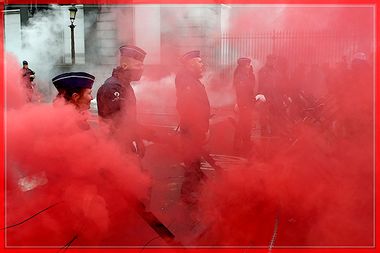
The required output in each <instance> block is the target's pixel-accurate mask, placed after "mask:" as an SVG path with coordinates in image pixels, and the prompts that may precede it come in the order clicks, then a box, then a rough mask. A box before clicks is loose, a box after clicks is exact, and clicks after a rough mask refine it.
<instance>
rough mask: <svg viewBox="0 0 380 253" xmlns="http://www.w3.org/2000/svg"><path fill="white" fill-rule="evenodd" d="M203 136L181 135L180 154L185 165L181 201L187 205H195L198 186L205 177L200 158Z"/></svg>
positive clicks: (198, 190) (198, 192)
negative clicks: (181, 153)
mask: <svg viewBox="0 0 380 253" xmlns="http://www.w3.org/2000/svg"><path fill="white" fill-rule="evenodd" d="M204 142H205V134H197V135H189V134H188V133H183V132H182V133H181V144H182V152H183V158H184V164H185V171H184V180H183V183H182V187H181V199H182V201H184V202H185V203H187V204H196V203H197V201H198V197H199V194H200V186H201V183H202V180H203V179H205V175H204V173H203V172H202V170H201V157H202V153H203V145H204Z"/></svg>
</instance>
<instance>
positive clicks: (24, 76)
mask: <svg viewBox="0 0 380 253" xmlns="http://www.w3.org/2000/svg"><path fill="white" fill-rule="evenodd" d="M34 77H35V72H34V71H33V70H31V69H30V68H29V64H28V62H27V61H23V62H22V69H21V81H22V84H23V85H24V86H25V88H26V95H27V101H28V102H31V101H32V98H33V94H34V90H35V83H34V82H33V80H34Z"/></svg>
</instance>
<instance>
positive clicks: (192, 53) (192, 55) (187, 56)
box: [181, 50, 201, 62]
mask: <svg viewBox="0 0 380 253" xmlns="http://www.w3.org/2000/svg"><path fill="white" fill-rule="evenodd" d="M200 57H201V51H199V50H193V51H189V52H187V53H185V54H184V55H182V57H181V61H182V62H186V61H188V60H190V59H193V58H200Z"/></svg>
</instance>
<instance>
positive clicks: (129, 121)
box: [96, 45, 146, 158]
mask: <svg viewBox="0 0 380 253" xmlns="http://www.w3.org/2000/svg"><path fill="white" fill-rule="evenodd" d="M145 55H146V52H145V51H144V50H142V49H141V48H139V47H136V46H131V45H124V46H121V47H120V65H119V66H118V67H117V68H115V69H114V70H113V72H112V76H111V77H110V78H108V79H107V80H106V81H105V82H104V84H103V85H102V86H101V87H100V88H99V90H98V93H97V96H96V97H97V104H98V114H99V116H100V118H101V119H102V121H104V122H106V123H107V124H108V125H109V127H110V131H111V133H112V134H113V135H114V136H115V138H117V139H119V141H121V142H124V143H126V145H127V152H134V153H136V154H138V156H139V157H140V158H142V157H144V154H145V147H144V144H143V142H142V139H141V138H140V136H139V134H138V130H139V129H138V123H137V119H136V96H135V93H134V91H133V88H132V86H131V82H133V81H139V80H140V78H141V75H142V72H143V69H144V58H145Z"/></svg>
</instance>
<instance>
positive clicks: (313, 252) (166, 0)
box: [0, 0, 380, 253]
mask: <svg viewBox="0 0 380 253" xmlns="http://www.w3.org/2000/svg"><path fill="white" fill-rule="evenodd" d="M30 2H31V0H29V1H28V0H0V11H1V12H0V13H1V14H0V88H1V92H0V108H1V109H2V111H3V115H2V117H1V118H0V131H1V133H2V134H1V137H0V160H1V161H2V163H1V167H0V171H1V172H0V189H1V190H0V199H1V200H0V227H4V199H5V195H4V191H3V189H4V185H5V181H4V180H5V178H4V158H5V132H4V114H5V113H4V99H5V95H4V78H3V77H4V65H5V63H4V12H3V10H4V5H6V4H30ZM52 3H56V4H222V3H223V4H353V5H355V4H361V5H362V4H369V5H372V4H374V5H375V9H376V18H375V22H376V24H377V26H378V25H379V24H380V19H379V16H380V7H379V5H380V0H370V1H369V0H333V1H331V0H260V1H259V0H33V4H52ZM379 34H380V32H378V31H376V35H375V36H376V44H375V57H376V63H375V72H376V77H375V80H376V86H375V93H376V94H375V96H376V98H378V97H379V80H378V77H379V67H378V66H379V49H380V48H379V45H378V41H379V39H380V37H379ZM375 110H376V118H375V124H376V126H375V132H376V134H375V142H376V149H375V150H376V151H377V150H378V144H379V136H378V134H377V133H379V130H380V128H379V117H377V111H378V101H377V99H376V100H375ZM378 158H379V152H375V159H376V173H375V182H376V183H375V197H376V199H375V210H376V213H375V235H377V232H378V231H377V230H378V227H379V219H378V218H377V210H378V207H379V206H378V204H379V203H378V199H377V197H378V194H377V190H378V186H379V183H378V182H379V176H378V175H379V174H378V173H377V172H378V169H379V165H378V162H377V161H378ZM4 243H5V242H4V230H0V252H3V251H4V252H14V253H16V252H25V253H45V252H46V253H47V252H58V249H56V248H54V249H46V248H43V249H42V248H41V249H40V248H34V249H30V248H18V249H15V248H13V249H12V248H5V244H4ZM374 245H375V246H374V247H373V248H372V247H371V248H341V249H336V248H313V249H308V248H286V249H284V248H274V249H272V252H274V253H275V252H279V253H293V252H294V253H351V252H352V253H372V252H377V238H376V236H375V244H374ZM67 251H68V252H86V253H90V252H91V253H92V252H107V253H108V252H109V253H112V252H118V253H119V252H128V253H138V252H147V253H163V252H168V253H171V252H189V253H209V252H210V253H213V252H221V253H232V252H241V253H249V252H256V253H264V252H265V253H266V252H268V249H256V248H255V249H243V248H241V249H223V248H215V249H213V248H207V249H202V248H197V249H169V248H159V249H151V248H146V249H119V248H118V249H107V248H102V249H97V248H88V249H78V248H74V249H73V248H70V249H68V250H67Z"/></svg>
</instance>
